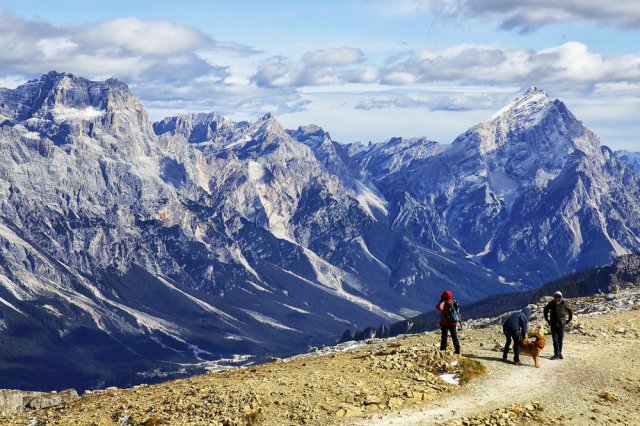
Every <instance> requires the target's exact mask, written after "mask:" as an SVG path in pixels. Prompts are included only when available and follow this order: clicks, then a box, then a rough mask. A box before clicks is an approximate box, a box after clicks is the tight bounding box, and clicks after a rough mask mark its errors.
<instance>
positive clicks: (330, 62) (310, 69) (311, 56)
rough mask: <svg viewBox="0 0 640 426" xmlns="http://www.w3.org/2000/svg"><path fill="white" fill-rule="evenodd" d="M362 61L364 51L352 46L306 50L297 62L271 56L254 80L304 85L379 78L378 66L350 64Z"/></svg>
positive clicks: (273, 84)
mask: <svg viewBox="0 0 640 426" xmlns="http://www.w3.org/2000/svg"><path fill="white" fill-rule="evenodd" d="M363 61H364V54H363V53H362V50H360V49H357V48H351V47H339V48H332V49H325V50H315V51H312V52H307V53H305V54H304V55H303V56H302V59H301V60H300V61H299V62H297V63H295V62H293V61H291V60H290V59H289V58H287V57H284V56H272V57H270V58H267V59H265V60H263V61H262V62H261V63H260V64H259V65H258V67H257V70H256V72H255V73H254V75H253V76H252V78H251V79H252V81H254V82H255V83H256V84H257V85H258V86H261V87H302V86H318V85H331V84H344V83H347V82H366V81H372V79H374V78H377V76H378V74H377V69H374V68H373V67H370V66H369V67H363V68H362V69H359V68H353V67H350V66H351V65H356V64H360V63H362V62H363Z"/></svg>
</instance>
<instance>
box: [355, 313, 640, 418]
mask: <svg viewBox="0 0 640 426" xmlns="http://www.w3.org/2000/svg"><path fill="white" fill-rule="evenodd" d="M622 315H623V317H624V316H625V315H626V314H622ZM629 315H633V316H634V319H635V320H637V314H631V313H630V314H629ZM600 321H602V319H600ZM590 322H592V321H591V320H589V319H586V320H585V321H584V326H585V328H589V325H590ZM616 325H619V324H617V321H615V320H614V321H613V323H612V324H611V327H609V328H610V330H609V331H607V328H606V327H605V328H604V329H603V330H604V331H601V332H598V333H600V335H598V334H594V335H573V334H571V335H568V336H567V337H566V340H565V342H566V345H565V350H564V356H565V359H564V360H557V361H554V360H550V359H549V357H550V355H553V346H552V344H551V339H550V336H548V345H547V347H546V348H545V349H544V351H543V357H542V358H541V359H540V368H535V367H534V365H533V359H532V358H531V357H529V356H523V357H522V361H523V364H524V365H523V366H520V367H517V366H515V365H513V364H507V363H504V362H502V360H501V353H500V352H498V351H495V350H491V349H487V348H488V347H489V345H488V344H487V343H485V342H487V341H488V338H489V337H490V336H491V333H492V332H493V333H495V330H493V331H488V330H487V331H482V330H476V331H474V332H471V333H470V336H468V337H471V339H468V340H467V341H466V342H464V343H463V348H464V349H463V353H464V354H465V356H467V357H469V358H472V359H476V360H478V361H480V362H482V363H483V364H484V365H485V366H486V367H487V369H488V373H487V375H486V376H485V377H484V378H482V379H479V380H476V381H474V382H472V383H471V384H469V385H468V386H466V387H463V388H461V389H460V390H459V391H458V392H455V393H453V394H450V395H448V396H446V397H445V398H444V399H441V400H439V401H434V402H432V403H430V404H429V405H427V406H425V407H422V408H418V409H410V410H404V411H399V412H395V413H388V414H386V415H377V416H375V417H373V418H370V419H367V420H365V421H362V420H360V421H357V422H354V423H351V424H353V425H365V424H366V425H367V426H383V425H432V424H447V423H449V422H453V421H461V420H462V419H466V418H471V417H477V416H486V415H488V414H489V413H490V412H491V411H493V410H496V409H501V408H507V407H508V406H510V405H511V404H515V403H517V404H522V405H525V404H531V403H533V402H539V403H541V404H542V405H543V407H544V413H543V416H544V418H545V420H546V421H545V423H547V424H567V425H574V424H575V425H582V424H638V423H637V422H638V420H637V418H636V413H638V410H639V409H640V406H639V404H638V400H639V396H640V368H639V367H640V365H639V364H640V362H639V361H638V360H637V358H638V357H637V356H636V353H637V345H638V340H639V339H638V337H637V335H625V334H622V333H616V332H615V327H616ZM495 341H496V339H495V334H493V342H495ZM481 342H482V343H481ZM494 344H495V343H494ZM492 346H493V345H491V347H492ZM623 353H629V354H630V356H628V357H624V356H622V357H621V356H620V354H623ZM607 394H608V395H610V396H611V398H609V397H607V396H606V395H607ZM538 422H539V420H538Z"/></svg>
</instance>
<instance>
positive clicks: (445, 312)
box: [436, 290, 460, 354]
mask: <svg viewBox="0 0 640 426" xmlns="http://www.w3.org/2000/svg"><path fill="white" fill-rule="evenodd" d="M457 306H458V302H456V301H455V300H454V299H453V293H451V291H450V290H446V291H444V292H443V293H442V296H440V301H439V302H438V304H437V305H436V309H437V310H438V311H439V312H440V330H441V331H442V336H441V338H440V350H441V351H444V350H445V349H447V338H448V334H451V340H452V341H453V348H454V349H455V353H456V354H460V342H459V341H458V332H457V331H456V328H457V327H458V321H457V320H456V319H455V316H454V310H456V309H457Z"/></svg>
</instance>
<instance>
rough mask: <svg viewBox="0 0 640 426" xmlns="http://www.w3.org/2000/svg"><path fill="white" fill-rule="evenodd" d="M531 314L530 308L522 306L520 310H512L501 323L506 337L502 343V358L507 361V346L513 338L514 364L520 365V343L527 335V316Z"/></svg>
mask: <svg viewBox="0 0 640 426" xmlns="http://www.w3.org/2000/svg"><path fill="white" fill-rule="evenodd" d="M530 316H531V309H529V308H524V309H523V310H521V311H520V312H514V313H512V314H511V315H509V317H508V318H507V320H506V321H505V322H504V324H503V325H502V332H503V333H504V335H505V337H506V338H507V342H506V343H505V344H504V349H503V351H502V360H503V361H505V362H506V361H507V355H508V354H509V347H510V346H511V341H512V340H513V363H514V364H515V365H522V364H521V363H520V345H521V343H522V341H523V340H524V339H525V337H527V330H528V328H529V317H530Z"/></svg>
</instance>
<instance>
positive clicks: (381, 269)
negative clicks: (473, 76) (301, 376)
mask: <svg viewBox="0 0 640 426" xmlns="http://www.w3.org/2000/svg"><path fill="white" fill-rule="evenodd" d="M427 130H428V129H427ZM627 164H631V163H630V162H627V161H625V160H624V159H623V158H622V157H618V156H616V155H615V154H614V153H613V152H612V151H611V150H610V149H608V148H607V147H604V146H601V145H600V143H599V141H598V138H597V137H596V136H595V135H594V134H593V133H592V132H591V131H589V130H588V129H587V128H585V127H584V126H583V125H582V123H581V122H579V121H578V120H577V119H576V118H575V117H574V116H573V115H572V114H571V112H570V111H569V110H568V109H567V107H566V106H565V105H564V104H563V103H562V102H560V101H558V100H556V101H551V100H550V99H549V98H548V97H547V95H546V94H545V93H544V92H543V91H541V90H539V89H536V88H532V89H530V90H529V91H528V92H527V93H525V94H524V95H523V96H521V97H519V98H518V99H516V100H515V101H514V102H513V103H511V104H510V105H508V106H506V107H505V108H504V109H503V110H501V111H499V112H498V113H496V114H495V115H494V116H493V117H491V118H490V119H489V120H488V121H486V122H484V123H481V124H479V125H477V126H475V127H473V128H471V129H469V130H468V131H467V132H465V133H464V134H462V135H461V136H459V137H458V138H457V139H456V140H455V141H454V142H453V143H451V144H450V145H443V144H439V143H436V142H433V141H429V140H427V139H401V138H395V139H391V140H389V141H387V142H385V143H380V144H369V145H362V144H357V143H356V144H350V145H343V144H339V143H337V142H335V141H333V140H332V139H331V137H330V136H329V134H328V133H327V132H325V131H324V130H323V129H321V128H318V127H315V126H306V127H300V128H298V129H295V130H285V129H284V128H283V127H282V126H281V125H280V124H279V123H278V121H277V120H276V118H275V117H273V116H272V115H270V114H267V115H265V116H264V117H262V118H260V119H259V120H257V121H256V122H254V123H249V122H233V121H231V120H228V119H226V118H224V117H222V116H220V115H218V114H213V113H211V114H204V113H200V114H187V115H181V116H177V117H169V118H166V119H164V120H162V121H160V122H157V123H151V122H150V121H149V119H148V117H147V113H146V111H145V110H144V108H143V106H142V105H141V104H140V103H139V102H138V100H137V99H136V98H135V97H134V96H133V95H132V94H131V92H130V90H129V88H128V87H127V86H126V85H125V84H124V83H121V82H119V81H117V80H114V79H109V80H106V81H103V82H94V81H89V80H86V79H84V78H81V77H77V76H74V75H72V74H66V73H58V72H53V71H52V72H50V73H48V74H46V75H44V76H42V77H41V78H40V79H37V80H31V81H29V82H27V83H25V84H23V85H21V86H19V87H17V88H16V89H11V90H10V89H0V194H1V195H0V345H1V347H2V348H3V349H2V351H1V352H0V377H1V379H0V387H8V388H22V389H25V388H35V389H43V388H47V389H48V388H56V389H60V388H63V387H68V386H73V387H78V388H96V387H102V386H105V385H109V384H118V385H126V384H134V383H139V382H149V381H153V380H159V379H160V378H162V377H166V376H167V375H169V374H173V373H175V372H182V373H185V372H190V371H193V370H194V369H199V368H209V369H215V368H219V367H220V366H221V365H223V364H235V363H241V362H246V361H247V360H250V359H254V358H252V357H255V359H265V358H266V357H268V356H273V355H278V356H282V355H290V354H293V353H296V352H300V351H305V350H306V349H307V348H308V347H309V346H310V345H311V346H317V345H321V344H326V343H328V342H331V341H335V340H337V338H338V337H339V336H340V333H341V332H342V331H343V330H344V329H345V328H348V327H356V328H357V327H360V326H364V325H369V324H377V323H384V322H391V321H398V320H401V319H403V318H406V317H410V316H413V315H415V314H417V313H419V312H424V311H426V310H428V309H430V308H431V307H432V305H433V304H434V299H436V298H437V295H438V294H440V292H441V290H442V288H443V287H446V288H449V289H451V290H453V292H454V295H455V297H456V298H457V299H458V300H460V301H461V302H471V301H474V300H478V299H480V298H482V297H485V296H486V295H489V294H496V293H505V292H509V291H513V290H515V289H519V288H529V287H535V286H539V285H541V284H542V283H544V282H546V281H548V280H551V279H554V278H558V277H560V276H562V275H565V274H566V273H569V272H572V271H575V270H579V269H583V268H588V267H592V266H596V265H601V264H605V263H608V262H609V261H610V260H611V259H612V258H613V257H614V256H617V255H621V254H626V253H630V252H634V251H637V250H638V248H639V247H640V238H639V237H638V235H640V178H639V177H638V175H637V174H636V173H635V172H634V171H632V168H631V167H630V166H627Z"/></svg>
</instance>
